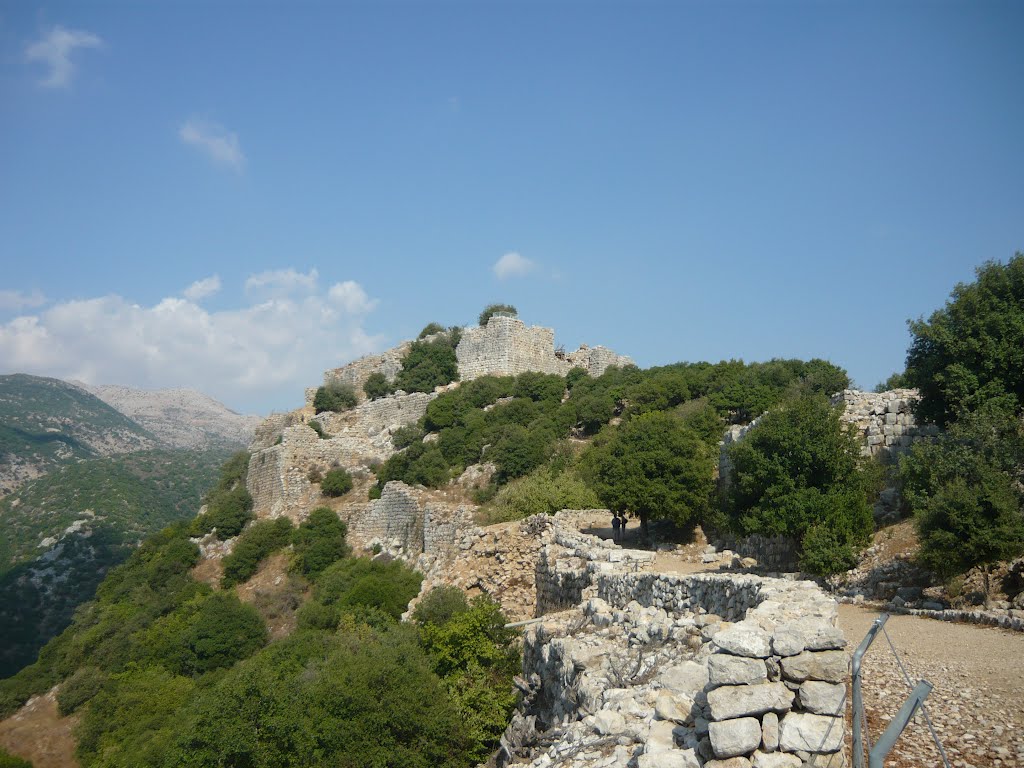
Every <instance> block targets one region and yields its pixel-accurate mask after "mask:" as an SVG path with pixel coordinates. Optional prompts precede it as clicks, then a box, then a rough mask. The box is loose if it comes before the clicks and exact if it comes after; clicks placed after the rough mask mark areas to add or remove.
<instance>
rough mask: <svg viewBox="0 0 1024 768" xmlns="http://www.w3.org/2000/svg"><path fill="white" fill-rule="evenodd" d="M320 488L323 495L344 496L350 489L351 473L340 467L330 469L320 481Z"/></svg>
mask: <svg viewBox="0 0 1024 768" xmlns="http://www.w3.org/2000/svg"><path fill="white" fill-rule="evenodd" d="M320 490H321V491H322V492H323V494H324V495H325V496H344V495H345V494H346V493H348V492H349V491H351V490H352V475H350V474H349V473H348V472H347V471H346V470H345V469H344V468H342V467H337V468H335V469H332V470H330V471H329V472H328V473H327V474H325V475H324V479H323V480H321V481H320Z"/></svg>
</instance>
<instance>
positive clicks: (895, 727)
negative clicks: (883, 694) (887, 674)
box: [868, 680, 932, 768]
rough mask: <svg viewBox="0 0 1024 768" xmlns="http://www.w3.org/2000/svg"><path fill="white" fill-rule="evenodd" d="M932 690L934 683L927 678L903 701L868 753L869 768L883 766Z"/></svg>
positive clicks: (880, 767)
mask: <svg viewBox="0 0 1024 768" xmlns="http://www.w3.org/2000/svg"><path fill="white" fill-rule="evenodd" d="M931 692H932V684H931V683H929V682H928V681H927V680H922V681H921V682H919V683H918V684H917V687H915V688H914V690H913V691H912V692H911V694H910V696H909V698H907V700H906V701H905V702H903V706H902V707H900V711H899V712H897V713H896V717H894V718H893V719H892V722H890V723H889V727H888V728H886V729H885V733H883V734H882V735H881V736H879V737H878V743H877V744H875V746H873V747H872V748H871V752H870V754H869V755H868V766H869V768H882V761H883V760H884V759H885V756H886V755H887V754H889V750H890V749H892V748H893V745H894V744H895V743H896V739H898V738H899V737H900V734H901V733H903V729H904V728H906V727H907V723H909V722H910V719H911V718H912V717H913V716H914V714H915V713H916V712H917V708H918V707H920V706H921V705H922V704H923V703H924V700H925V699H926V698H928V694H929V693H931Z"/></svg>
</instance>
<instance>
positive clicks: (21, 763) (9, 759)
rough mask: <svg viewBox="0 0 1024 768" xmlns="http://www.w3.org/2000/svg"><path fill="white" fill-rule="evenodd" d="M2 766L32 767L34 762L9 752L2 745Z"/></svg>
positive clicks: (0, 750) (8, 767)
mask: <svg viewBox="0 0 1024 768" xmlns="http://www.w3.org/2000/svg"><path fill="white" fill-rule="evenodd" d="M0 768H32V763H30V762H29V761H28V760H23V759H22V758H20V757H15V756H14V755H11V754H8V753H7V752H6V751H4V749H3V748H2V747H0Z"/></svg>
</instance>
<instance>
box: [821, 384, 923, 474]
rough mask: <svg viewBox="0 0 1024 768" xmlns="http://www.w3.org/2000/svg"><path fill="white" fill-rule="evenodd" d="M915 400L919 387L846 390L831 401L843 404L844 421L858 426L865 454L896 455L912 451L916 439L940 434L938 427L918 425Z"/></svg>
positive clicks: (888, 456) (887, 456) (884, 456)
mask: <svg viewBox="0 0 1024 768" xmlns="http://www.w3.org/2000/svg"><path fill="white" fill-rule="evenodd" d="M915 400H917V390H916V389H893V390H890V391H888V392H861V391H859V390H856V389H844V390H843V391H842V392H840V393H839V394H837V395H835V396H833V398H832V403H833V404H839V403H843V404H844V406H845V408H844V410H843V415H842V420H843V421H844V422H846V423H847V424H853V425H854V426H856V427H857V431H858V434H860V436H861V439H862V440H863V441H864V447H863V449H862V450H863V453H864V455H865V456H880V457H882V458H896V457H897V456H899V454H901V453H904V452H906V451H907V450H909V449H910V446H911V445H912V444H913V443H914V441H915V440H919V439H921V438H922V437H928V436H932V435H936V434H938V428H937V427H934V426H918V424H917V422H916V421H915V420H914V414H913V411H912V406H913V403H914V401H915Z"/></svg>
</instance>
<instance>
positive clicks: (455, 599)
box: [412, 585, 469, 625]
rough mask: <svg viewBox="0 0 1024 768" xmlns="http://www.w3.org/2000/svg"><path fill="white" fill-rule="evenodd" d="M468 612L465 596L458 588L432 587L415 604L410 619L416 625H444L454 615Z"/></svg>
mask: <svg viewBox="0 0 1024 768" xmlns="http://www.w3.org/2000/svg"><path fill="white" fill-rule="evenodd" d="M468 610H469V601H468V600H466V594H465V593H464V592H463V591H462V590H461V589H459V588H458V587H452V586H448V585H444V586H440V587H434V588H433V589H431V590H430V591H429V592H427V594H426V595H424V597H423V599H422V600H420V601H419V602H418V603H416V607H415V608H414V609H413V612H412V618H413V621H415V622H416V623H417V624H438V625H441V624H445V623H447V622H448V621H449V620H450V619H451V618H452V617H453V616H455V614H457V613H465V612H466V611H468Z"/></svg>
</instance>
